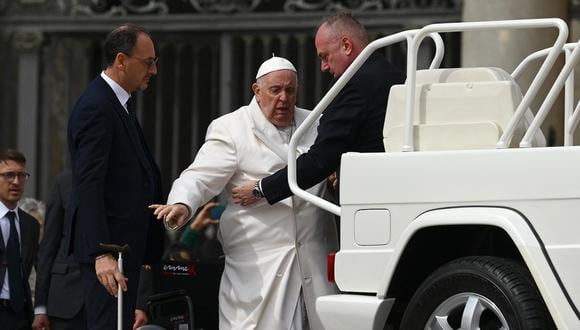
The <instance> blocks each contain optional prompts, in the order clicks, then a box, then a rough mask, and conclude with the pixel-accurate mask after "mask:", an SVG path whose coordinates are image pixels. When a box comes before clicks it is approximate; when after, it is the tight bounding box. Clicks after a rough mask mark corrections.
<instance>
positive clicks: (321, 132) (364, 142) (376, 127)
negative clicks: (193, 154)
mask: <svg viewBox="0 0 580 330" xmlns="http://www.w3.org/2000/svg"><path fill="white" fill-rule="evenodd" d="M368 43H369V39H368V36H367V33H366V30H365V28H364V26H362V25H361V24H360V23H359V22H358V21H357V20H356V19H355V18H354V17H352V16H351V15H350V14H349V13H339V14H336V15H333V16H329V17H326V18H325V19H324V20H323V21H322V23H321V24H320V26H319V27H318V31H317V33H316V38H315V44H316V51H317V53H318V57H319V58H320V70H321V71H323V72H329V73H331V74H332V75H333V76H334V78H335V80H334V81H336V79H338V77H340V76H341V75H342V74H343V73H344V72H345V71H346V69H347V68H348V67H349V66H350V65H351V64H352V62H353V61H354V60H355V59H356V57H357V56H358V55H359V54H360V53H361V51H362V50H363V49H364V48H365V47H366V45H367V44H368ZM404 81H405V76H404V74H403V73H402V72H401V71H400V70H398V69H397V68H396V67H394V66H393V65H392V64H390V63H389V62H388V61H387V60H386V59H384V58H383V57H382V56H381V55H379V54H376V53H375V54H372V55H371V56H370V57H369V58H368V59H367V60H366V62H365V63H364V64H363V65H362V67H361V68H360V69H359V71H358V72H357V73H356V74H355V75H354V76H353V77H352V79H351V80H350V81H349V82H348V83H347V84H346V86H345V87H344V88H343V89H342V91H341V92H340V93H339V94H338V95H337V96H336V98H335V99H334V101H333V102H332V103H331V104H330V105H329V106H328V108H327V109H326V110H325V111H324V113H323V115H322V117H321V118H320V125H319V126H318V136H317V138H316V141H315V142H314V144H313V145H312V147H311V148H310V150H309V151H308V152H307V153H305V154H302V155H301V156H300V157H298V159H297V164H296V166H297V179H298V185H299V186H300V187H301V188H303V189H306V188H309V187H311V186H313V185H315V184H316V183H318V182H320V181H322V180H324V179H325V178H326V177H328V176H329V175H331V174H332V173H333V172H334V171H337V170H339V169H340V157H341V155H342V154H343V153H345V152H382V151H384V146H383V136H382V130H383V124H384V121H385V111H386V107H387V98H388V95H389V90H390V89H391V86H392V85H395V84H402V83H403V82H404ZM291 195H292V192H291V191H290V187H289V186H288V169H287V168H286V167H284V168H282V169H280V170H278V171H277V172H276V173H274V174H272V175H270V176H268V177H265V178H263V179H262V180H260V181H247V182H245V183H244V184H242V185H241V186H238V187H236V188H234V189H233V190H232V197H233V199H234V201H235V202H236V203H238V204H242V205H245V206H247V205H251V204H253V203H255V202H256V201H258V200H259V199H261V198H262V197H265V198H266V199H267V200H268V203H270V204H274V203H276V202H278V201H281V200H283V199H285V198H287V197H289V196H291Z"/></svg>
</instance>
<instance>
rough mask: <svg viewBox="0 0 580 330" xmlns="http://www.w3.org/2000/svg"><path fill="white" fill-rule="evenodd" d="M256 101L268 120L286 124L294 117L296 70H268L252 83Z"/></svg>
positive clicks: (276, 123) (282, 124)
mask: <svg viewBox="0 0 580 330" xmlns="http://www.w3.org/2000/svg"><path fill="white" fill-rule="evenodd" d="M252 90H253V91H254V95H255V96H256V101H258V104H259V105H260V109H261V110H262V113H263V114H264V116H266V118H267V119H268V121H269V122H271V123H272V124H274V125H276V126H282V127H283V126H288V125H290V124H291V123H292V119H294V106H295V105H296V93H297V90H298V78H297V77H296V72H294V71H291V70H278V71H273V72H270V73H268V74H266V75H264V76H262V77H260V78H259V79H258V81H257V82H256V83H254V84H253V85H252Z"/></svg>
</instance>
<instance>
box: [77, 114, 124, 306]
mask: <svg viewBox="0 0 580 330" xmlns="http://www.w3.org/2000/svg"><path fill="white" fill-rule="evenodd" d="M75 111H76V109H75ZM114 115H115V114H114V112H113V111H111V109H110V108H107V107H106V105H104V104H101V105H91V106H87V107H84V108H80V109H78V111H77V112H76V113H74V118H71V120H72V121H73V122H72V125H71V132H70V133H71V136H72V138H71V145H70V148H71V150H73V153H71V158H72V164H73V173H74V178H75V184H76V188H77V190H76V193H77V194H78V200H79V207H78V211H77V215H76V216H77V219H78V221H82V222H83V224H82V228H84V230H85V233H84V235H82V236H81V237H77V238H76V239H81V240H84V241H86V246H87V247H88V254H89V256H91V257H94V258H95V273H96V275H97V278H98V279H99V282H100V283H101V284H102V285H103V286H104V287H105V289H107V291H108V292H109V293H110V294H111V295H113V296H117V294H118V293H117V283H119V284H120V285H121V288H122V289H123V291H126V290H127V279H126V278H125V277H124V276H123V274H121V273H120V272H119V269H118V267H117V262H116V260H115V258H114V257H113V256H112V255H111V254H104V255H103V254H102V251H101V250H100V248H99V244H100V243H110V240H111V235H110V232H109V227H108V224H107V219H106V212H105V196H104V195H105V176H106V173H107V171H108V165H109V154H110V151H111V148H112V145H113V143H114V141H113V135H114V133H113V131H112V127H113V123H112V122H111V121H112V120H113V119H112V118H111V116H114ZM77 226H80V224H77Z"/></svg>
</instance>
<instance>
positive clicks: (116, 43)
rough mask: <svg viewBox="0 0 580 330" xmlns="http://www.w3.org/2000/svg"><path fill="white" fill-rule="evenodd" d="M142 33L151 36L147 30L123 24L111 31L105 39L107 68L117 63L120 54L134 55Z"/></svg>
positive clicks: (104, 49)
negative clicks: (116, 58)
mask: <svg viewBox="0 0 580 330" xmlns="http://www.w3.org/2000/svg"><path fill="white" fill-rule="evenodd" d="M140 33H144V34H146V35H149V32H147V30H145V28H143V27H141V26H139V25H135V24H129V23H128V24H123V25H121V26H119V27H117V28H116V29H114V30H113V31H111V32H110V33H109V34H108V35H107V37H106V38H105V43H104V45H103V53H104V56H105V67H107V68H108V67H110V66H111V65H113V63H114V62H115V57H117V54H118V53H124V54H127V55H131V54H133V50H134V49H135V45H136V44H137V37H138V36H139V34H140Z"/></svg>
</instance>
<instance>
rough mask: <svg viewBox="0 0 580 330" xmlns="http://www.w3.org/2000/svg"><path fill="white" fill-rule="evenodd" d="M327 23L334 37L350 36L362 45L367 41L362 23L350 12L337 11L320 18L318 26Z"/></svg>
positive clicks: (367, 37)
mask: <svg viewBox="0 0 580 330" xmlns="http://www.w3.org/2000/svg"><path fill="white" fill-rule="evenodd" d="M325 24H326V25H328V26H329V27H330V28H331V29H332V30H333V32H334V35H335V37H336V38H340V37H341V36H343V35H346V36H349V37H351V38H352V39H353V40H354V41H355V42H359V43H360V44H361V45H362V46H366V45H367V44H368V43H369V36H368V34H367V30H366V29H365V27H364V25H362V24H361V23H360V22H359V21H358V20H357V19H356V18H354V16H352V14H351V13H350V12H339V13H337V14H335V15H331V16H326V17H325V18H323V19H322V21H321V22H320V24H319V25H318V28H320V27H321V26H322V25H325Z"/></svg>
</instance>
